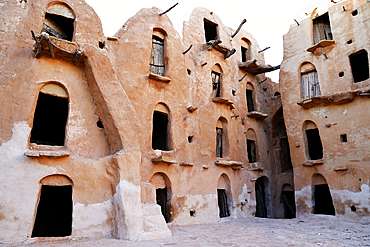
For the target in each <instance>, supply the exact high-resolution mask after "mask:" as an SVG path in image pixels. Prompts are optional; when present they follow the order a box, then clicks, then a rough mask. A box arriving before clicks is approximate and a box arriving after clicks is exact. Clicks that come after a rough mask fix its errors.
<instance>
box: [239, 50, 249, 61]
mask: <svg viewBox="0 0 370 247" xmlns="http://www.w3.org/2000/svg"><path fill="white" fill-rule="evenodd" d="M241 50H242V62H246V61H247V52H248V50H247V48H245V47H243V46H242V47H241Z"/></svg>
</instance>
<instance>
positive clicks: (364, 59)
mask: <svg viewBox="0 0 370 247" xmlns="http://www.w3.org/2000/svg"><path fill="white" fill-rule="evenodd" d="M349 60H350V63H351V68H352V75H353V80H354V81H355V83H356V82H360V81H364V80H367V79H369V58H368V55H367V51H365V50H360V51H358V52H356V53H353V54H351V55H350V56H349Z"/></svg>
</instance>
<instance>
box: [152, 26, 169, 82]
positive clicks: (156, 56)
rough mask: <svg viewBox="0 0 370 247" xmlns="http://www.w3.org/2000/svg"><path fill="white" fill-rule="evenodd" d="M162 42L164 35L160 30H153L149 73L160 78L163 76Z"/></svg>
mask: <svg viewBox="0 0 370 247" xmlns="http://www.w3.org/2000/svg"><path fill="white" fill-rule="evenodd" d="M164 40H165V34H164V32H163V31H162V30H157V29H154V31H153V36H152V53H151V56H150V68H149V71H150V73H154V74H157V75H160V76H163V75H164V70H165V62H164Z"/></svg>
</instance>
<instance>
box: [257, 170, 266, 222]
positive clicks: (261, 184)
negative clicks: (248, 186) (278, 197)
mask: <svg viewBox="0 0 370 247" xmlns="http://www.w3.org/2000/svg"><path fill="white" fill-rule="evenodd" d="M268 188H269V181H268V178H267V177H260V178H258V179H257V181H256V184H255V190H256V202H257V205H256V217H261V218H267V216H268V208H269V207H268V204H269V199H268V196H269V193H268Z"/></svg>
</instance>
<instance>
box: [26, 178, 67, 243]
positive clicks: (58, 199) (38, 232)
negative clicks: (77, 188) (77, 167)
mask: <svg viewBox="0 0 370 247" xmlns="http://www.w3.org/2000/svg"><path fill="white" fill-rule="evenodd" d="M40 184H41V194H40V199H39V203H38V206H37V213H36V218H35V223H34V226H33V231H32V237H64V236H69V235H71V233H72V209H73V202H72V186H73V183H72V180H71V179H70V178H68V177H67V176H64V175H51V176H47V177H45V178H43V179H42V180H41V181H40Z"/></svg>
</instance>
